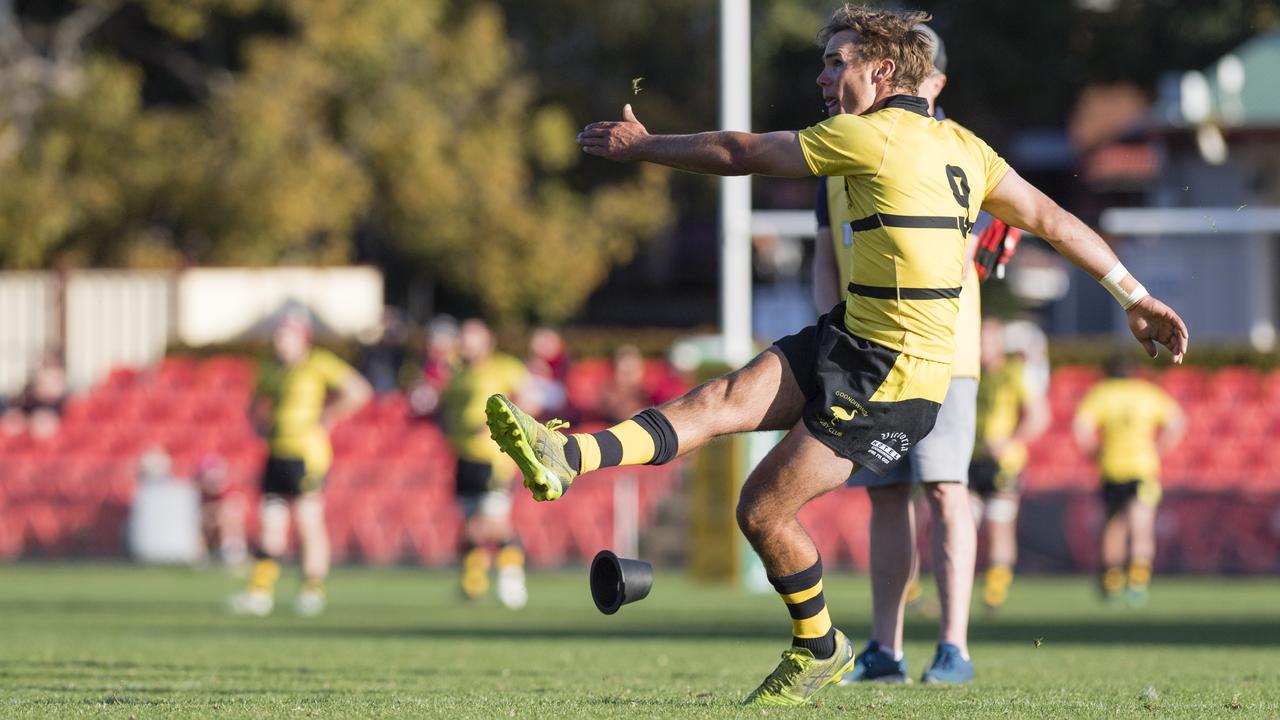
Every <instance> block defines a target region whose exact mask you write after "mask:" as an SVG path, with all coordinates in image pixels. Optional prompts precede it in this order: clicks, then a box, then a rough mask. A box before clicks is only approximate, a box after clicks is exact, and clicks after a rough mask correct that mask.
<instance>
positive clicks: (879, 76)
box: [871, 58, 898, 83]
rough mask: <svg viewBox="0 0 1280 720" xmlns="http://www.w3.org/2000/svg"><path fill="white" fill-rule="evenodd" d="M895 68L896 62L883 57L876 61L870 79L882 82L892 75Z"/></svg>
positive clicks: (896, 66) (896, 67)
mask: <svg viewBox="0 0 1280 720" xmlns="http://www.w3.org/2000/svg"><path fill="white" fill-rule="evenodd" d="M897 69H898V65H897V63H895V62H894V61H893V60H891V59H889V58H884V59H883V60H881V61H880V62H878V63H876V67H875V70H873V71H871V81H872V82H875V83H882V82H884V81H886V80H888V79H889V78H891V77H893V73H894V71H895V70H897Z"/></svg>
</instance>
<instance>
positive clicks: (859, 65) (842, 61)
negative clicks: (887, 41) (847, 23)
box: [818, 30, 876, 117]
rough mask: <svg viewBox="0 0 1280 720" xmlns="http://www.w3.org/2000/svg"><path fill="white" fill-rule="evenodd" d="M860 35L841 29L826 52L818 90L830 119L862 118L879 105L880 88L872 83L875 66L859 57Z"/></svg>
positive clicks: (823, 53)
mask: <svg viewBox="0 0 1280 720" xmlns="http://www.w3.org/2000/svg"><path fill="white" fill-rule="evenodd" d="M857 40H858V34H857V33H855V32H854V31H852V30H841V31H840V32H838V33H836V34H835V35H832V36H831V39H830V40H828V41H827V47H826V48H825V49H824V50H823V52H822V72H821V73H819V74H818V87H820V88H822V102H823V103H824V104H825V105H826V106H827V116H828V117H831V116H835V115H840V114H842V113H844V114H851V115H861V114H862V113H864V112H866V111H868V110H870V109H871V106H872V105H874V104H875V99H876V88H875V85H874V83H873V82H872V80H871V75H872V68H871V63H867V62H863V61H862V60H860V59H859V58H858V52H857Z"/></svg>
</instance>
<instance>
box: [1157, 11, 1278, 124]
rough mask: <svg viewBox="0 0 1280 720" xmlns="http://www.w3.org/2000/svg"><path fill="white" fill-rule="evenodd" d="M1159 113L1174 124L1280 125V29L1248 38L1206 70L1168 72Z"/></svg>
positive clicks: (1159, 117)
mask: <svg viewBox="0 0 1280 720" xmlns="http://www.w3.org/2000/svg"><path fill="white" fill-rule="evenodd" d="M1156 116H1157V118H1158V119H1159V122H1160V124H1169V125H1173V126H1188V125H1200V124H1203V123H1206V122H1208V123H1213V124H1216V125H1220V126H1223V127H1241V128H1263V127H1280V30H1272V31H1269V32H1265V33H1262V34H1260V35H1257V36H1255V37H1253V38H1251V39H1249V40H1248V41H1247V42H1245V43H1244V44H1243V45H1241V46H1240V47H1237V48H1236V49H1235V50H1232V51H1231V52H1229V53H1227V54H1226V55H1223V56H1222V57H1221V58H1219V59H1218V60H1217V61H1216V62H1214V63H1213V64H1211V65H1210V66H1209V67H1207V68H1205V69H1204V70H1203V71H1197V70H1191V71H1188V72H1185V73H1172V74H1170V75H1169V76H1167V77H1166V78H1165V80H1164V81H1163V82H1162V83H1161V87H1160V91H1159V98H1158V99H1157V102H1156Z"/></svg>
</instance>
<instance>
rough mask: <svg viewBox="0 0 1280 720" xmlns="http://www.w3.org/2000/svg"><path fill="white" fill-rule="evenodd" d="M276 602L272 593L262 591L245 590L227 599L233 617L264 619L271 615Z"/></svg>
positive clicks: (228, 608)
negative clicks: (244, 616)
mask: <svg viewBox="0 0 1280 720" xmlns="http://www.w3.org/2000/svg"><path fill="white" fill-rule="evenodd" d="M275 606H276V601H275V600H274V599H273V598H272V597H271V593H267V592H262V591H261V590H245V591H244V592H241V593H236V594H235V595H232V596H231V597H230V598H228V599H227V610H229V611H230V612H231V613H232V614H233V615H255V616H257V617H264V616H267V615H270V614H271V611H272V609H274V608H275Z"/></svg>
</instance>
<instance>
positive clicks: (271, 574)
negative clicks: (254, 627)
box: [231, 309, 373, 615]
mask: <svg viewBox="0 0 1280 720" xmlns="http://www.w3.org/2000/svg"><path fill="white" fill-rule="evenodd" d="M311 330H312V327H311V318H310V315H308V314H307V313H306V311H305V310H301V309H294V310H289V311H287V312H286V313H285V314H284V315H283V316H282V317H281V319H280V320H279V322H278V323H277V325H276V328H275V332H274V333H273V334H272V338H271V340H272V345H273V347H274V350H275V362H274V363H272V364H271V365H270V366H269V367H267V368H266V369H265V370H264V371H263V372H262V374H261V376H260V377H259V379H258V388H257V392H256V395H257V397H256V399H255V401H254V403H253V406H252V407H251V409H250V412H251V415H252V420H253V421H254V424H255V426H256V427H257V428H258V430H259V432H261V433H262V434H263V436H264V437H266V438H267V444H268V448H269V455H268V457H267V463H266V466H265V467H264V468H263V471H262V513H261V518H260V523H261V526H262V533H261V538H260V542H259V545H258V547H257V548H256V549H255V551H256V553H257V555H258V561H257V562H256V563H255V564H254V567H253V571H252V573H251V574H250V577H249V586H248V588H246V589H245V591H244V592H243V593H240V594H239V595H236V596H235V597H233V598H232V602H231V609H232V611H233V612H237V613H242V614H251V615H266V614H267V613H269V612H271V609H272V607H274V604H275V603H274V590H275V583H276V580H277V579H278V578H279V577H280V566H279V558H280V557H281V556H282V555H284V553H285V550H286V549H287V547H288V539H289V516H290V513H291V511H292V515H293V521H294V523H295V524H296V526H297V531H298V544H299V546H300V548H301V552H302V578H303V583H302V590H301V591H300V592H299V593H298V597H297V601H296V603H295V606H294V607H295V610H297V612H298V613H299V614H302V615H316V614H318V613H320V612H322V611H323V610H324V580H325V578H326V577H327V576H328V574H329V535H328V530H327V529H326V528H325V524H324V479H325V475H327V474H328V472H329V468H330V466H331V465H332V464H333V448H332V447H331V446H330V444H329V432H330V431H331V430H332V429H333V427H334V426H335V425H337V424H338V423H340V422H342V421H343V420H344V419H346V418H347V417H349V416H351V415H352V414H354V413H355V412H356V411H357V410H359V409H360V407H361V406H362V405H364V404H365V402H367V401H368V399H369V398H370V396H371V395H372V394H373V390H372V388H371V387H370V386H369V383H368V381H366V380H365V379H364V378H363V377H362V376H361V375H360V373H358V372H356V371H355V369H354V368H352V367H351V366H350V365H348V364H347V363H345V362H343V361H342V360H341V359H339V358H338V356H336V355H334V354H333V353H331V352H329V351H327V350H324V349H321V348H316V347H312V345H311ZM331 394H332V400H330V395H331Z"/></svg>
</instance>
